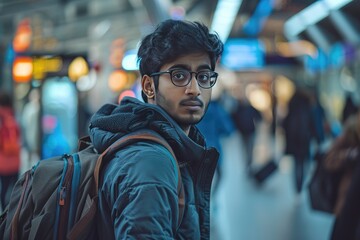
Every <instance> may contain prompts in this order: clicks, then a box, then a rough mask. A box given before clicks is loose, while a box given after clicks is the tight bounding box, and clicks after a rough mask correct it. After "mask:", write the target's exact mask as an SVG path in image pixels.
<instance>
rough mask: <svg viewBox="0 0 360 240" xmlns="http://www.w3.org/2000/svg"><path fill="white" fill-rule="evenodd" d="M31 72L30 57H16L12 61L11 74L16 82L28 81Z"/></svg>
mask: <svg viewBox="0 0 360 240" xmlns="http://www.w3.org/2000/svg"><path fill="white" fill-rule="evenodd" d="M32 74H33V62H32V59H31V58H30V57H17V58H15V60H14V63H13V70H12V75H13V79H14V81H15V82H17V83H26V82H29V81H30V80H31V78H32Z"/></svg>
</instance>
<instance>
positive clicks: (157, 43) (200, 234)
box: [89, 20, 223, 239]
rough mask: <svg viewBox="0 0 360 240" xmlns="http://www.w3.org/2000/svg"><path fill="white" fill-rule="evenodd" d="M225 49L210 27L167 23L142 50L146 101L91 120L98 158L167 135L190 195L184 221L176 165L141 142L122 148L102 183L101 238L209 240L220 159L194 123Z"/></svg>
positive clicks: (112, 108)
mask: <svg viewBox="0 0 360 240" xmlns="http://www.w3.org/2000/svg"><path fill="white" fill-rule="evenodd" d="M222 51H223V43H222V42H221V40H220V39H219V37H218V36H217V35H216V34H213V33H210V32H209V30H208V28H207V27H206V26H205V25H203V24H201V23H198V22H187V21H179V20H166V21H164V22H162V23H160V24H159V25H158V26H157V27H156V29H155V30H154V32H153V33H151V34H149V35H147V36H145V38H143V39H142V41H141V43H140V47H139V50H138V61H139V68H140V74H141V86H142V97H143V99H144V102H145V103H143V102H141V101H139V100H137V99H135V98H132V97H125V98H124V99H123V100H122V101H121V103H120V104H119V105H115V104H106V105H104V106H102V107H101V108H100V109H99V110H98V111H97V112H96V113H95V114H94V115H93V116H92V118H91V120H90V127H89V133H90V137H91V139H92V143H93V144H94V147H95V148H96V150H97V151H98V152H100V153H101V152H103V151H104V150H105V149H106V148H107V147H108V146H109V145H110V144H112V143H113V142H114V141H116V140H117V139H119V138H120V137H122V136H124V135H126V134H130V133H132V132H134V131H136V130H145V129H146V130H148V131H154V132H155V133H156V134H158V135H160V136H162V137H163V138H164V139H165V140H166V141H167V142H168V143H169V145H170V146H171V147H172V149H173V151H174V152H175V155H176V159H177V161H178V163H179V166H180V171H181V177H182V182H183V189H184V192H185V203H184V204H185V207H184V214H183V215H180V214H181V213H180V212H179V208H178V206H179V204H181V203H179V198H178V194H177V186H178V183H177V182H178V177H177V174H178V172H177V170H176V164H175V163H174V161H176V159H174V158H173V157H172V155H171V154H169V152H168V151H167V150H166V148H164V146H162V145H159V144H157V143H154V142H149V141H139V142H135V143H132V144H130V145H129V146H127V147H126V148H124V149H121V150H119V152H117V153H116V154H115V156H114V159H113V160H112V161H110V162H109V163H108V165H107V166H105V168H104V169H103V170H104V171H103V172H102V175H103V177H102V182H101V183H100V185H99V204H98V205H99V207H98V216H97V219H98V221H97V226H98V234H99V236H101V237H102V239H209V238H210V229H209V228H210V209H209V206H210V193H211V182H212V179H213V175H214V172H215V169H216V165H217V159H218V155H219V153H218V152H217V150H216V149H215V148H207V147H206V142H205V139H204V138H203V136H202V135H201V134H200V132H199V130H198V129H197V128H196V127H195V124H197V123H199V122H200V121H201V119H202V118H203V116H204V114H205V112H206V110H207V108H208V104H209V101H210V99H211V93H212V90H211V88H212V87H213V86H214V84H215V83H216V80H217V76H218V74H217V73H216V72H214V70H215V66H216V62H217V61H218V59H219V57H220V55H221V53H222ZM179 216H180V217H181V219H179Z"/></svg>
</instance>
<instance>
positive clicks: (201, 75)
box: [198, 73, 210, 82]
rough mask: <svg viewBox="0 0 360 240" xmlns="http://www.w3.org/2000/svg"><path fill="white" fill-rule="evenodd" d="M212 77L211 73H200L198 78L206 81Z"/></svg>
mask: <svg viewBox="0 0 360 240" xmlns="http://www.w3.org/2000/svg"><path fill="white" fill-rule="evenodd" d="M209 78H210V74H209V73H199V74H198V80H199V81H203V82H206V81H208V80H209Z"/></svg>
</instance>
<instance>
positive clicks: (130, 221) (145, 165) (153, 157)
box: [105, 143, 179, 239]
mask: <svg viewBox="0 0 360 240" xmlns="http://www.w3.org/2000/svg"><path fill="white" fill-rule="evenodd" d="M143 144H144V145H143V146H141V145H142V143H139V144H138V146H137V147H131V148H130V149H127V150H125V151H121V152H119V153H118V154H117V155H116V158H115V159H114V160H113V161H111V165H110V166H109V167H108V168H107V169H108V171H107V177H108V179H107V180H105V181H107V182H108V184H107V186H108V187H107V188H106V189H107V190H108V193H107V194H108V206H109V208H110V209H111V218H112V221H113V227H114V237H115V239H174V238H175V236H174V235H175V234H176V228H177V217H178V214H179V213H178V196H177V181H178V177H177V174H178V172H177V169H176V164H175V161H176V160H175V159H173V157H172V156H171V155H170V153H169V152H168V151H167V150H166V149H165V148H164V147H162V146H159V145H155V144H152V145H151V146H148V145H149V144H147V143H143ZM105 178H106V177H105Z"/></svg>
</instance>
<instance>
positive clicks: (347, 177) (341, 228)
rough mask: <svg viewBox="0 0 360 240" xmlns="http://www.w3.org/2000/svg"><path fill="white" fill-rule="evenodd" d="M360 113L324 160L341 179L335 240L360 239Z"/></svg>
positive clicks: (333, 237)
mask: <svg viewBox="0 0 360 240" xmlns="http://www.w3.org/2000/svg"><path fill="white" fill-rule="evenodd" d="M359 161H360V112H358V113H357V114H354V115H352V116H350V117H349V118H348V119H347V121H346V122H345V125H344V130H343V132H342V133H341V135H340V136H339V137H337V138H336V139H335V141H334V143H333V145H332V146H331V148H330V150H329V153H328V154H327V156H326V157H325V159H324V163H325V167H326V168H327V169H328V170H329V171H331V172H332V173H335V174H336V175H337V176H339V185H338V192H337V200H336V204H335V210H334V213H335V221H334V225H333V228H332V234H331V239H332V240H340V239H341V240H342V239H349V240H352V239H360V205H359V202H360V191H359V188H360V164H359Z"/></svg>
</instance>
